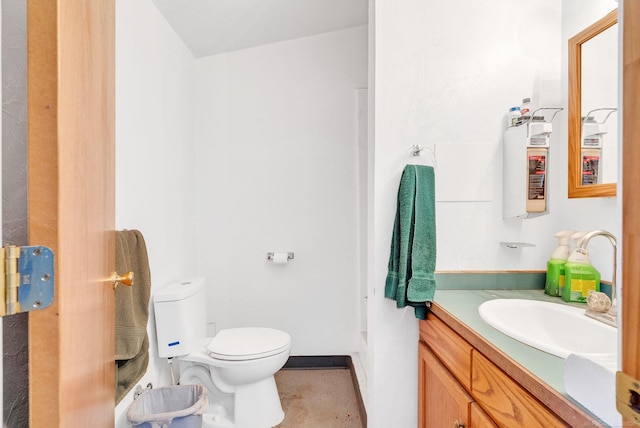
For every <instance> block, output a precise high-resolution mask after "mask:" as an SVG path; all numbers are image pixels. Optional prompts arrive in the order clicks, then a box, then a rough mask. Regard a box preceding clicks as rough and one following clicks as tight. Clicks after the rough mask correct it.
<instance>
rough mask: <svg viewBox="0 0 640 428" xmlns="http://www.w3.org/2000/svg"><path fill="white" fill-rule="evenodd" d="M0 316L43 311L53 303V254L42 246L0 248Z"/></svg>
mask: <svg viewBox="0 0 640 428" xmlns="http://www.w3.org/2000/svg"><path fill="white" fill-rule="evenodd" d="M0 253H1V255H2V259H3V261H4V262H3V263H0V265H1V266H0V271H1V272H0V278H1V279H0V280H1V281H3V282H4V286H3V287H2V289H3V290H4V293H0V316H5V315H13V314H18V313H21V312H29V311H35V310H38V309H44V308H46V307H48V306H49V305H51V303H53V290H54V275H53V265H54V263H53V261H54V258H53V252H52V251H51V249H49V248H47V247H43V246H32V247H17V246H15V245H5V246H4V247H2V248H0Z"/></svg>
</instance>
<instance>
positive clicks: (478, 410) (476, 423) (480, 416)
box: [470, 402, 498, 428]
mask: <svg viewBox="0 0 640 428" xmlns="http://www.w3.org/2000/svg"><path fill="white" fill-rule="evenodd" d="M470 417H471V425H470V426H471V428H498V425H496V424H495V423H494V422H493V419H491V418H490V417H489V415H487V414H486V413H485V411H484V410H482V407H480V405H479V404H478V403H476V402H473V403H471V411H470Z"/></svg>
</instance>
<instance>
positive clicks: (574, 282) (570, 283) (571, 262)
mask: <svg viewBox="0 0 640 428" xmlns="http://www.w3.org/2000/svg"><path fill="white" fill-rule="evenodd" d="M584 235H585V233H584V232H577V233H574V234H573V236H572V238H573V239H574V240H575V242H576V243H578V242H580V239H582V237H583V236H584ZM564 271H565V285H564V289H563V290H562V300H564V301H565V302H582V303H586V302H587V297H588V296H589V291H591V290H594V291H600V272H598V271H597V270H596V268H595V267H593V266H592V265H591V260H590V259H589V253H588V251H587V250H586V249H584V250H578V248H577V245H576V248H575V249H574V250H573V252H572V253H571V255H570V256H569V258H568V259H567V263H566V264H565V265H564Z"/></svg>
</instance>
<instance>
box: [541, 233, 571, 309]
mask: <svg viewBox="0 0 640 428" xmlns="http://www.w3.org/2000/svg"><path fill="white" fill-rule="evenodd" d="M575 233H576V232H575V230H561V231H560V232H558V233H556V234H555V235H554V236H555V237H556V238H558V247H557V248H556V249H555V250H554V251H553V253H552V254H551V258H550V259H549V261H548V262H547V279H546V281H545V284H544V292H545V293H546V294H548V295H550V296H560V295H561V294H562V291H561V290H562V289H563V288H564V284H565V268H564V265H565V263H567V259H568V258H569V241H570V240H571V237H572V236H573V235H574V234H575Z"/></svg>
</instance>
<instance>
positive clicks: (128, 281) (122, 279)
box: [109, 272, 133, 290]
mask: <svg viewBox="0 0 640 428" xmlns="http://www.w3.org/2000/svg"><path fill="white" fill-rule="evenodd" d="M109 281H111V283H112V284H113V289H114V290H115V289H116V288H118V284H124V285H128V286H129V287H131V286H132V285H133V272H127V273H125V274H124V275H118V273H117V272H114V273H113V274H112V275H111V278H110V279H109Z"/></svg>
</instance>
